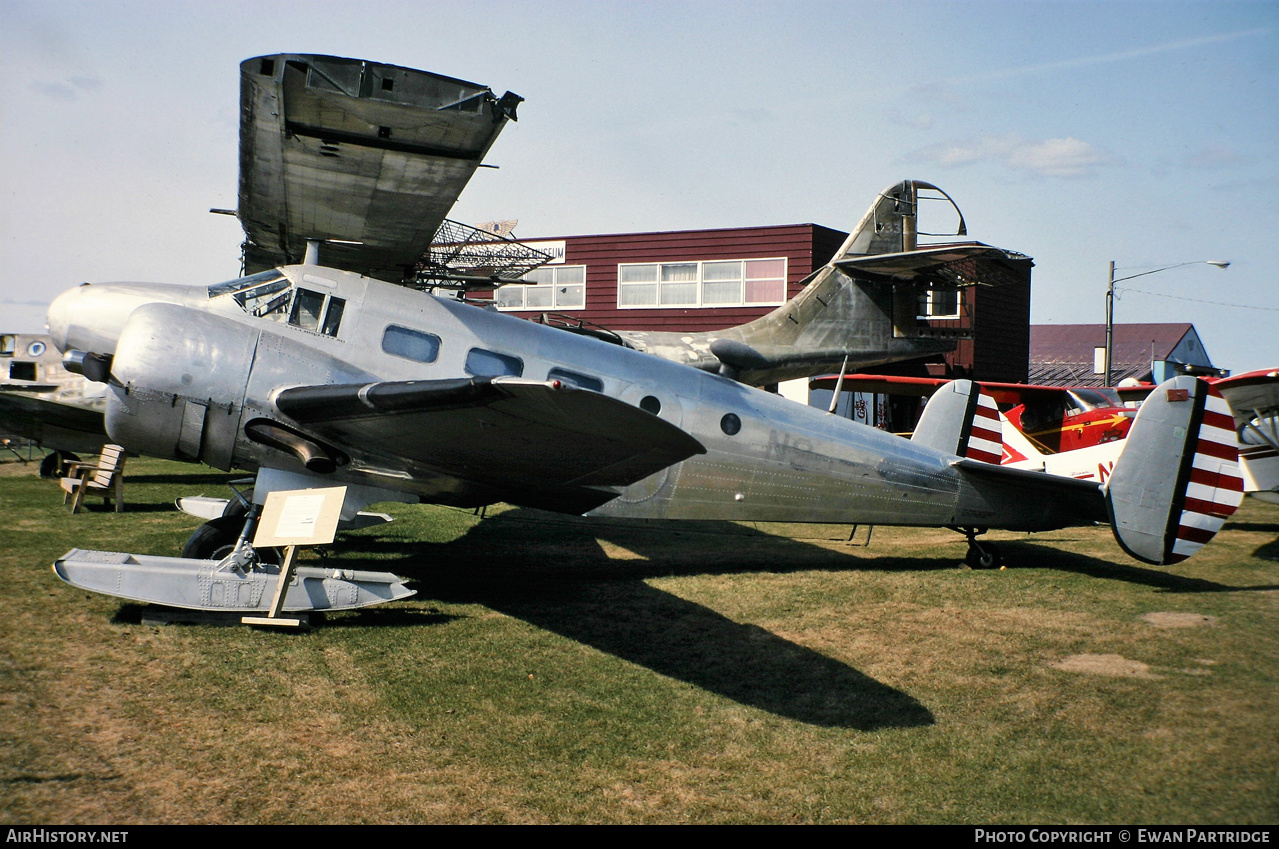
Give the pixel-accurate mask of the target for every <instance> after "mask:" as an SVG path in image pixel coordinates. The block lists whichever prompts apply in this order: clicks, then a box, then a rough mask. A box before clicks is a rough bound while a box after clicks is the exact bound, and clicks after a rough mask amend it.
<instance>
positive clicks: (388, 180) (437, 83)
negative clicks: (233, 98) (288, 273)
mask: <svg viewBox="0 0 1279 849" xmlns="http://www.w3.org/2000/svg"><path fill="white" fill-rule="evenodd" d="M521 100H523V98H521V97H520V96H519V95H515V94H511V93H510V92H507V93H506V94H505V95H503V96H502V97H501V98H498V97H496V96H495V95H494V94H493V92H492V91H491V90H490V89H489V88H487V87H486V86H482V85H478V84H476V83H469V82H464V81H462V80H456V79H452V78H450V77H444V76H440V75H438V74H431V73H427V72H425V71H415V70H412V69H410V68H401V67H397V66H394V65H382V64H377V63H374V62H363V61H360V60H358V59H343V58H340V57H337V56H315V55H304V54H279V55H275V56H259V57H256V58H253V59H248V60H246V61H245V62H243V63H242V64H241V65H240V193H239V209H238V210H237V215H238V216H239V219H240V222H241V224H242V225H243V226H244V232H245V237H246V241H245V246H244V259H245V268H246V273H248V274H252V273H254V272H257V271H262V270H265V269H268V268H273V267H275V266H279V265H288V264H292V263H297V262H301V261H302V259H303V256H304V254H305V252H306V244H307V240H310V239H322V240H337V242H338V243H336V244H334V243H329V244H326V245H325V247H324V250H323V260H324V264H325V265H327V266H331V267H335V268H342V269H345V270H348V271H355V272H358V273H361V274H368V275H370V276H373V277H378V278H379V279H383V280H388V281H390V282H393V283H398V282H401V281H402V280H405V279H408V278H410V277H411V276H412V274H411V272H412V269H413V268H414V267H415V266H416V264H417V263H418V261H419V259H420V258H421V257H422V255H423V254H424V253H426V252H427V250H428V248H429V246H430V244H431V239H432V237H433V236H434V235H435V232H436V230H437V229H438V228H439V227H440V224H441V223H442V222H443V221H444V217H445V215H446V214H447V213H448V211H449V209H451V208H452V206H453V203H454V202H455V201H456V200H457V197H458V195H459V194H460V193H461V191H462V189H463V188H464V187H465V186H466V184H467V182H468V181H469V180H470V178H471V175H472V174H473V173H474V172H475V169H476V168H478V167H479V165H480V162H481V160H482V159H483V158H484V155H485V154H486V153H487V152H488V149H489V147H490V146H491V145H492V144H493V142H494V141H495V140H496V139H497V136H498V134H499V133H500V132H501V131H502V128H503V127H504V126H505V125H506V122H507V121H508V120H514V119H515V109H516V106H517V105H518V104H519V103H520V101H521ZM344 242H345V243H346V244H342V243H344Z"/></svg>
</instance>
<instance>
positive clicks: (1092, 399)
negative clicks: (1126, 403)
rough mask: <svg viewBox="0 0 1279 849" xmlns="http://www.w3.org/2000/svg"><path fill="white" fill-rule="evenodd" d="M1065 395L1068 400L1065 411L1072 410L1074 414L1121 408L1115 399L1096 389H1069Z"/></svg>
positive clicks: (1120, 404)
mask: <svg viewBox="0 0 1279 849" xmlns="http://www.w3.org/2000/svg"><path fill="white" fill-rule="evenodd" d="M1066 395H1067V396H1068V397H1069V399H1070V400H1069V401H1068V402H1067V409H1068V410H1069V409H1070V408H1073V409H1074V411H1075V412H1088V411H1089V410H1096V409H1103V408H1106V407H1122V406H1123V404H1122V403H1120V401H1119V399H1118V398H1117V397H1116V398H1111V397H1109V396H1108V395H1106V393H1105V392H1102V391H1101V390H1098V389H1069V390H1067V391H1066Z"/></svg>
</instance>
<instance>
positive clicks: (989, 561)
mask: <svg viewBox="0 0 1279 849" xmlns="http://www.w3.org/2000/svg"><path fill="white" fill-rule="evenodd" d="M964 562H965V563H967V564H968V567H969V568H970V569H998V568H999V567H1000V566H1002V565H1003V562H1004V557H1003V555H1002V554H1000V553H999V549H997V548H995V547H994V546H993V545H990V544H989V543H987V544H986V545H984V546H982V547H980V548H979V547H977V546H976V545H970V546H969V547H968V553H967V554H966V555H964Z"/></svg>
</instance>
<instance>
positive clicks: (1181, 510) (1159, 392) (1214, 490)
mask: <svg viewBox="0 0 1279 849" xmlns="http://www.w3.org/2000/svg"><path fill="white" fill-rule="evenodd" d="M1105 493H1106V505H1107V509H1108V510H1109V512H1110V517H1111V525H1112V526H1113V530H1114V533H1115V539H1116V540H1118V542H1119V544H1120V546H1122V547H1123V549H1124V550H1125V551H1127V552H1128V553H1129V554H1131V555H1132V556H1133V557H1136V558H1137V559H1139V560H1143V561H1145V562H1147V563H1154V564H1158V565H1168V564H1171V563H1179V562H1181V561H1183V560H1185V559H1186V558H1187V557H1189V556H1190V555H1192V554H1194V553H1195V552H1196V551H1198V550H1199V549H1200V548H1202V547H1203V546H1204V544H1205V543H1207V542H1208V541H1209V540H1210V539H1212V538H1213V536H1214V535H1216V533H1217V532H1218V531H1219V530H1221V527H1222V525H1224V524H1225V522H1226V519H1228V518H1229V517H1230V515H1231V514H1232V513H1234V512H1235V510H1236V509H1238V507H1239V504H1240V502H1242V501H1243V476H1242V474H1241V473H1240V471H1239V455H1238V447H1237V444H1236V442H1235V431H1234V423H1233V418H1232V417H1231V414H1230V407H1229V405H1227V404H1226V402H1225V399H1223V398H1222V397H1221V394H1220V393H1218V392H1217V390H1216V389H1214V388H1213V387H1212V386H1211V385H1209V384H1208V383H1207V382H1206V381H1203V380H1199V379H1198V378H1195V377H1189V376H1184V375H1183V376H1181V377H1176V378H1173V379H1172V380H1168V381H1165V382H1164V383H1162V384H1160V385H1159V386H1158V387H1157V388H1156V389H1155V391H1154V392H1152V393H1151V394H1150V396H1149V397H1148V398H1147V399H1146V401H1145V402H1144V403H1143V404H1142V405H1141V410H1140V411H1139V412H1138V413H1137V418H1136V420H1135V421H1133V425H1132V430H1130V431H1129V433H1128V439H1127V441H1126V443H1125V445H1124V449H1123V453H1122V454H1120V456H1119V459H1118V460H1117V461H1116V462H1115V468H1114V472H1113V473H1112V474H1111V476H1110V479H1109V480H1108V481H1107V482H1106V486H1105Z"/></svg>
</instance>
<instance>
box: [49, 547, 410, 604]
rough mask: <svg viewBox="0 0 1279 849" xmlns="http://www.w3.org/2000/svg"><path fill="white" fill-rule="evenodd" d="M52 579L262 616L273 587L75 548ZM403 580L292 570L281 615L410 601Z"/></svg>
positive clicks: (262, 573)
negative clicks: (403, 600) (292, 575)
mask: <svg viewBox="0 0 1279 849" xmlns="http://www.w3.org/2000/svg"><path fill="white" fill-rule="evenodd" d="M53 572H54V574H55V575H57V576H58V577H59V578H61V579H62V580H63V581H66V582H67V583H68V584H70V585H71V586H73V587H78V588H80V589H82V590H89V591H90V592H95V593H102V594H104V595H110V596H115V597H117V598H125V599H129V600H130V601H141V602H149V603H151V604H162V605H165V606H166V607H181V608H184V609H187V610H209V611H221V612H229V611H234V612H237V613H259V612H261V613H265V612H267V611H268V610H269V609H270V607H271V600H272V598H273V597H274V593H275V588H276V585H277V584H278V583H279V579H280V570H279V567H278V566H267V567H263V568H261V569H255V570H253V571H249V572H241V571H238V570H233V569H230V568H226V567H221V566H220V563H219V561H217V560H188V559H185V558H181V557H156V556H151V555H145V554H126V553H124V552H119V551H86V550H84V549H79V548H73V549H71V550H70V551H68V552H67V553H66V554H64V555H62V557H60V558H59V559H58V560H57V561H56V562H55V563H54V564H53ZM404 580H405V579H404V578H401V577H399V576H398V575H393V574H391V573H390V572H366V571H363V570H354V569H319V568H316V567H313V566H299V567H297V569H296V574H295V576H294V578H293V581H292V583H290V584H289V589H288V593H287V595H286V596H285V598H284V611H285V612H291V613H300V612H304V611H313V610H322V611H332V610H354V609H356V608H359V607H369V606H370V605H374V604H382V603H383V602H388V601H397V600H399V599H402V598H407V597H408V596H411V595H413V593H414V591H413V590H410V589H409V588H408V587H406V586H404Z"/></svg>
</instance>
